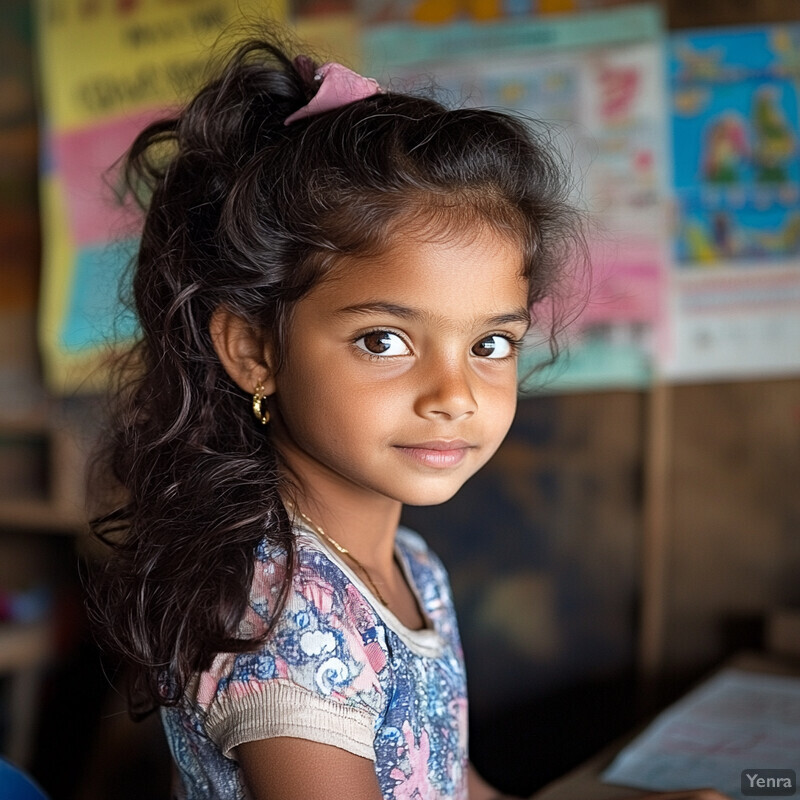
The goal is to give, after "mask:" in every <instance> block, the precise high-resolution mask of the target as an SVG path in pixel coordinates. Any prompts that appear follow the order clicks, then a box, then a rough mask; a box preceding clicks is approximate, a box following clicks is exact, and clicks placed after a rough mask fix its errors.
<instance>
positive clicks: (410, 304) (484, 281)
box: [270, 229, 529, 505]
mask: <svg viewBox="0 0 800 800" xmlns="http://www.w3.org/2000/svg"><path fill="white" fill-rule="evenodd" d="M521 268H522V253H521V250H520V249H519V248H518V247H516V246H514V245H512V244H511V243H510V242H509V241H507V239H505V238H503V237H501V236H499V235H497V234H495V233H494V232H492V231H490V230H488V229H484V230H483V231H481V232H478V233H477V234H470V235H467V236H463V235H462V236H453V237H451V238H450V239H449V240H446V241H441V242H435V241H434V242H426V241H420V240H419V239H415V238H412V237H408V238H405V239H404V238H402V237H400V236H398V237H397V238H396V239H395V243H394V244H393V246H392V247H390V249H389V250H388V251H387V252H386V253H384V254H383V255H381V256H377V257H375V258H369V259H366V258H361V259H345V260H344V261H343V262H342V263H341V266H337V267H336V268H335V270H334V272H333V273H332V275H331V276H330V277H329V278H328V279H326V280H325V281H323V282H322V283H320V284H318V285H317V286H316V287H314V289H312V291H311V292H310V293H309V294H308V295H306V296H305V297H304V298H303V299H302V300H300V301H299V302H298V303H297V304H296V305H295V307H294V311H293V315H292V319H291V323H290V326H289V331H288V336H287V337H286V344H285V352H284V361H283V366H282V368H281V370H280V371H279V372H278V373H277V375H275V395H274V398H273V408H275V409H277V414H276V415H275V417H274V418H273V419H274V425H275V427H274V428H273V436H274V437H275V442H276V445H277V447H278V448H279V450H280V452H281V454H282V456H283V458H284V459H285V461H286V463H287V465H288V466H289V468H290V469H291V470H292V472H293V473H294V475H295V476H296V478H298V479H299V480H300V483H301V489H304V490H312V491H313V493H314V494H316V495H317V496H318V497H321V498H325V497H326V496H327V494H326V493H328V492H331V491H334V492H337V493H338V494H339V496H342V493H343V492H344V493H345V494H347V495H348V496H351V497H352V498H354V499H356V500H358V501H368V500H369V499H375V498H379V497H380V498H386V499H390V500H392V501H397V502H400V503H409V504H411V505H431V504H435V503H441V502H443V501H445V500H447V499H449V498H450V497H452V496H453V495H454V494H455V492H456V491H458V489H459V488H460V487H461V486H462V484H463V483H464V482H465V481H466V480H467V479H468V478H469V477H471V476H472V475H473V474H474V473H475V472H476V471H477V470H478V469H480V467H482V466H483V465H484V464H485V463H486V461H487V460H488V459H489V458H490V457H491V456H492V454H493V453H494V452H495V450H496V449H497V448H498V446H499V445H500V442H501V441H502V440H503V437H504V436H505V435H506V433H507V431H508V428H509V426H510V424H511V421H512V418H513V416H514V411H515V408H516V397H517V371H516V367H517V358H516V350H517V347H518V345H519V342H520V340H521V339H522V337H523V335H524V334H525V332H526V331H527V329H528V325H529V314H528V308H527V297H528V285H527V281H526V280H525V279H524V278H522V277H521V275H520V273H521ZM270 424H271V425H272V424H273V423H270Z"/></svg>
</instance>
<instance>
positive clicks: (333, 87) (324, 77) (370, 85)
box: [283, 61, 383, 125]
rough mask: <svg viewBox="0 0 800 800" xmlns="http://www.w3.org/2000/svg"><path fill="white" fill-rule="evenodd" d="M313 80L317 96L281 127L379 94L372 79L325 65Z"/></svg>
mask: <svg viewBox="0 0 800 800" xmlns="http://www.w3.org/2000/svg"><path fill="white" fill-rule="evenodd" d="M314 80H316V81H320V87H319V89H318V90H317V93H316V94H315V95H314V96H313V97H312V98H311V100H309V102H308V103H307V104H306V105H304V106H303V107H302V108H300V109H298V110H297V111H295V112H294V113H293V114H289V116H288V117H286V119H285V120H284V121H283V124H284V125H291V124H292V123H293V122H295V121H296V120H298V119H305V118H306V117H313V116H314V115H315V114H322V113H323V111H331V110H333V109H334V108H341V107H342V106H346V105H348V104H349V103H355V102H356V100H363V99H364V98H366V97H372V96H373V95H375V94H381V92H382V91H383V90H382V89H381V87H380V86H379V85H378V82H377V81H376V80H374V79H373V78H365V77H364V76H363V75H359V74H358V73H357V72H353V70H351V69H348V68H347V67H343V66H342V65H341V64H337V63H336V62H335V61H329V62H328V63H327V64H323V65H322V66H321V67H320V68H319V69H318V70H317V71H316V72H315V73H314Z"/></svg>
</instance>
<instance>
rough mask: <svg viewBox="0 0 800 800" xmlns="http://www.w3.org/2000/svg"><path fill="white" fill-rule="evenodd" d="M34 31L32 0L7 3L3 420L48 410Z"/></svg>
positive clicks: (1, 157)
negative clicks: (39, 343) (40, 297)
mask: <svg viewBox="0 0 800 800" xmlns="http://www.w3.org/2000/svg"><path fill="white" fill-rule="evenodd" d="M31 29H32V13H31V9H30V6H29V4H28V3H27V1H26V0H6V1H5V2H4V3H3V4H2V5H0V86H2V91H0V417H2V418H3V419H4V420H8V419H15V418H22V419H24V418H25V417H28V416H30V415H35V414H37V413H42V411H43V409H44V406H45V397H44V394H43V392H42V390H41V386H40V381H39V363H38V358H37V354H36V347H35V337H34V331H35V329H36V296H37V290H38V286H37V283H38V275H39V216H38V213H39V212H38V207H37V201H36V169H37V153H36V142H37V132H36V108H35V106H34V103H33V97H34V80H33V61H34V57H33V46H32V41H31V40H32V34H31ZM3 478H4V479H6V478H8V475H7V474H6V473H4V475H3ZM12 491H13V490H12ZM7 496H8V493H7Z"/></svg>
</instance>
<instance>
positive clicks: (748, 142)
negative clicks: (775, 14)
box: [669, 25, 800, 268]
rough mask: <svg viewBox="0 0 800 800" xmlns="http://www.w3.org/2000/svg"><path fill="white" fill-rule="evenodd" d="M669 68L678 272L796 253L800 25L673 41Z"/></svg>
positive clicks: (799, 243) (799, 232) (799, 238)
mask: <svg viewBox="0 0 800 800" xmlns="http://www.w3.org/2000/svg"><path fill="white" fill-rule="evenodd" d="M669 62H670V63H669V78H670V84H671V91H672V95H671V96H672V137H673V151H674V167H673V169H674V174H673V181H674V188H675V199H676V238H675V257H676V260H677V261H678V263H679V265H680V266H682V267H684V268H685V267H698V266H703V265H711V264H718V263H720V262H721V261H725V262H727V264H728V265H729V266H731V265H735V264H737V263H739V264H743V263H745V262H747V264H748V266H753V263H754V262H762V263H764V264H770V263H775V261H776V260H785V259H787V258H791V257H793V256H796V255H798V254H800V162H798V137H799V136H800V115H798V96H797V94H798V80H800V25H782V26H770V27H759V28H739V29H737V28H729V29H726V30H724V31H722V30H718V31H695V32H688V33H681V34H676V35H674V36H673V37H672V38H671V41H670V59H669Z"/></svg>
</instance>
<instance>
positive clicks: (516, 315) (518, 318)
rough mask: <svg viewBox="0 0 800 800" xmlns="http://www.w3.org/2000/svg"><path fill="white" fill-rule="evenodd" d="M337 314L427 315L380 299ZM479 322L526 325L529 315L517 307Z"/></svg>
mask: <svg viewBox="0 0 800 800" xmlns="http://www.w3.org/2000/svg"><path fill="white" fill-rule="evenodd" d="M334 313H335V314H336V315H337V316H339V315H341V316H358V315H360V314H388V315H391V316H394V317H400V318H401V319H409V320H412V321H419V320H422V319H424V318H425V317H427V316H429V315H428V314H427V313H425V312H422V311H419V310H417V309H415V308H409V307H408V306H401V305H398V304H397V303H386V302H383V301H381V300H376V301H371V302H368V303H359V304H357V305H353V306H345V307H344V308H339V309H337V310H336V311H335V312H334ZM481 322H482V323H483V324H484V325H486V326H488V327H492V326H495V325H508V324H514V323H517V322H519V323H521V324H523V325H525V326H526V327H527V326H529V325H530V324H531V315H530V313H529V312H528V309H526V308H519V309H515V310H514V311H511V312H509V313H507V314H497V315H496V316H493V317H487V318H485V319H483V320H481Z"/></svg>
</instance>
